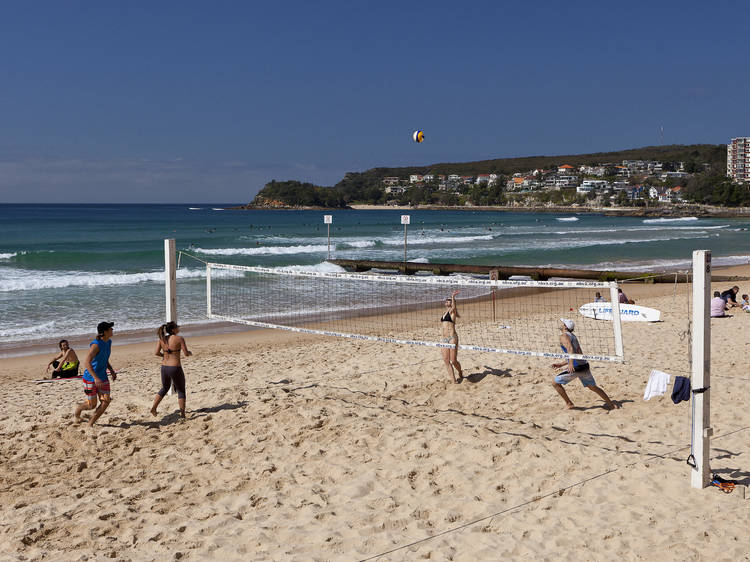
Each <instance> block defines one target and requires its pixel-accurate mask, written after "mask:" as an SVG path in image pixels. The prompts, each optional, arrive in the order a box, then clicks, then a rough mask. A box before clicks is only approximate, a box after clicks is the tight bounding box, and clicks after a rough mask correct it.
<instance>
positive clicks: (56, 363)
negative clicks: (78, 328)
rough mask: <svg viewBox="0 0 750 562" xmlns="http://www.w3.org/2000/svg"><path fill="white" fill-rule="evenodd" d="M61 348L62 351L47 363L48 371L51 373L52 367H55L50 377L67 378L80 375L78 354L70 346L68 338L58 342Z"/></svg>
mask: <svg viewBox="0 0 750 562" xmlns="http://www.w3.org/2000/svg"><path fill="white" fill-rule="evenodd" d="M57 345H58V347H59V348H60V353H58V354H57V355H55V356H54V357H53V358H52V361H50V362H49V363H47V372H48V373H49V370H50V367H52V368H53V369H54V371H52V376H51V377H50V378H53V379H54V378H57V377H60V378H62V379H67V378H70V377H75V376H78V355H76V352H75V351H74V350H73V348H72V347H70V344H69V343H68V340H60V343H58V344H57Z"/></svg>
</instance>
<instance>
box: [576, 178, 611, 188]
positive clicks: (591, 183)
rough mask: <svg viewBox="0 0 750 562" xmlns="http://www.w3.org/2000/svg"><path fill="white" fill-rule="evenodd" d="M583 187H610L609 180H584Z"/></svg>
mask: <svg viewBox="0 0 750 562" xmlns="http://www.w3.org/2000/svg"><path fill="white" fill-rule="evenodd" d="M581 187H586V188H589V187H590V188H592V189H609V182H608V181H607V180H583V182H581Z"/></svg>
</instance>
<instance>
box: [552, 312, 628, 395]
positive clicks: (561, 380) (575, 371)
mask: <svg viewBox="0 0 750 562" xmlns="http://www.w3.org/2000/svg"><path fill="white" fill-rule="evenodd" d="M575 327H576V325H575V322H573V321H572V320H570V319H569V318H560V347H562V350H563V353H570V354H577V355H582V354H583V352H582V351H581V344H579V343H578V338H577V337H576V336H575V335H574V334H573V330H575ZM568 350H570V351H568ZM552 367H554V368H555V369H559V368H560V367H566V369H565V370H564V371H563V372H562V373H560V374H559V375H557V376H556V377H555V381H554V382H553V383H552V386H553V387H555V390H556V391H557V393H558V394H559V395H560V396H561V397H562V399H563V400H565V405H566V406H567V408H568V409H569V410H570V409H573V408H575V405H574V404H573V402H571V400H570V398H569V397H568V393H567V392H565V389H564V388H563V385H564V384H568V383H569V382H570V381H572V380H573V379H580V381H581V384H582V385H583V386H584V387H585V388H588V389H589V390H592V391H594V392H595V393H596V394H598V395H599V396H600V397H601V398H602V400H604V403H605V405H604V407H605V408H607V409H608V410H613V409H615V408H619V407H620V405H619V404H615V403H614V402H612V400H610V399H609V396H607V393H606V392H604V391H603V390H602V389H601V388H599V387H598V386H596V381H595V380H594V376H593V375H592V374H591V369H589V363H588V361H583V360H581V359H571V358H569V359H568V360H567V361H562V362H561V363H553V364H552Z"/></svg>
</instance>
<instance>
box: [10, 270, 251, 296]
mask: <svg viewBox="0 0 750 562" xmlns="http://www.w3.org/2000/svg"><path fill="white" fill-rule="evenodd" d="M218 274H219V275H223V276H227V277H236V276H241V275H242V274H241V273H239V272H233V271H229V270H226V271H222V272H221V273H218ZM205 276H206V270H205V269H203V268H201V269H187V268H181V269H178V270H177V279H196V278H202V277H205ZM138 283H164V271H162V270H160V271H150V272H146V273H91V272H89V271H35V270H26V269H15V268H12V269H4V270H0V292H13V291H35V290H42V289H62V288H64V287H100V286H105V285H110V286H111V285H135V284H138Z"/></svg>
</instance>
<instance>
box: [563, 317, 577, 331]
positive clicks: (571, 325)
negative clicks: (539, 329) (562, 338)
mask: <svg viewBox="0 0 750 562" xmlns="http://www.w3.org/2000/svg"><path fill="white" fill-rule="evenodd" d="M560 322H562V323H563V324H565V327H566V328H567V329H568V331H569V332H572V331H573V330H575V329H576V323H575V322H573V321H572V320H571V319H570V318H560Z"/></svg>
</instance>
